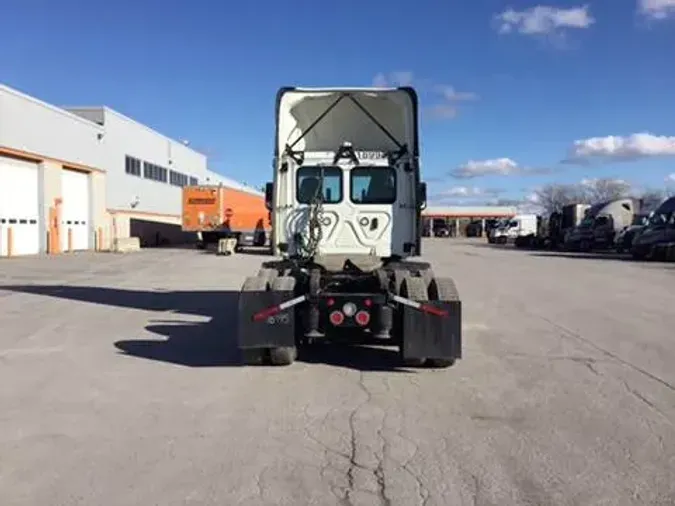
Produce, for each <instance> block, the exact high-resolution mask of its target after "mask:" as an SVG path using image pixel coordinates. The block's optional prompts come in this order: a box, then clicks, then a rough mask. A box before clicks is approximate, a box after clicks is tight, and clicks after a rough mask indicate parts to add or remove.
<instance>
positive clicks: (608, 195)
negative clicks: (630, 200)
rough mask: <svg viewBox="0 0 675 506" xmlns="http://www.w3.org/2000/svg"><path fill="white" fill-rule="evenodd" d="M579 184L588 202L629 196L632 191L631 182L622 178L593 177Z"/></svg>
mask: <svg viewBox="0 0 675 506" xmlns="http://www.w3.org/2000/svg"><path fill="white" fill-rule="evenodd" d="M579 186H580V187H581V193H582V195H583V196H584V199H583V200H584V203H587V204H593V203H595V202H604V201H607V200H615V199H620V198H623V197H627V196H628V195H629V193H630V191H631V187H630V184H629V183H627V182H626V181H622V180H620V179H609V178H605V179H593V180H591V181H585V182H583V183H581V185H579Z"/></svg>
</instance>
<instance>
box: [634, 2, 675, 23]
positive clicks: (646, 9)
mask: <svg viewBox="0 0 675 506" xmlns="http://www.w3.org/2000/svg"><path fill="white" fill-rule="evenodd" d="M638 12H639V13H640V14H642V15H643V16H645V17H647V18H651V19H657V20H661V19H666V18H668V17H669V16H672V15H675V0H638Z"/></svg>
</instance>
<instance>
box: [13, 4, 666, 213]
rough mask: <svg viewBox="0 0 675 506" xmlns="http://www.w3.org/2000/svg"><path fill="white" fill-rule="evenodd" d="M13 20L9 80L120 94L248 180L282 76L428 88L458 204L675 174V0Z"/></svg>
mask: <svg viewBox="0 0 675 506" xmlns="http://www.w3.org/2000/svg"><path fill="white" fill-rule="evenodd" d="M669 5H670V7H669ZM650 6H651V10H644V9H643V7H650ZM500 15H502V16H501V18H500V17H499V16H500ZM2 17H3V21H4V22H3V29H2V30H0V48H2V50H0V82H2V83H4V84H6V85H8V86H11V87H14V88H17V89H19V90H21V91H23V92H25V93H28V94H30V95H33V96H36V97H38V98H40V99H42V100H45V101H47V102H50V103H53V104H57V105H100V104H105V105H108V106H110V107H111V108H113V109H116V110H119V111H120V112H122V113H124V114H126V115H129V116H131V117H133V118H134V119H136V120H138V121H141V122H143V123H145V124H147V125H149V126H151V127H153V128H155V129H157V130H159V131H160V132H162V133H164V134H166V135H169V136H171V137H174V138H177V139H184V138H185V139H189V140H190V141H191V143H192V146H193V147H195V148H196V149H199V150H201V151H203V152H205V153H206V154H207V155H208V156H209V158H210V164H211V167H212V169H214V170H216V171H217V172H221V173H223V174H225V175H227V176H229V177H232V178H235V179H238V180H243V181H246V182H248V183H250V184H256V185H259V184H262V183H264V182H265V181H267V180H269V179H270V178H271V157H272V142H273V141H272V136H273V128H274V115H273V113H274V109H273V107H274V103H273V102H274V96H275V93H276V90H277V89H278V88H279V87H280V86H283V85H302V86H322V85H326V86H339V85H346V86H356V85H370V84H372V83H373V80H374V79H375V80H378V81H381V80H382V79H383V78H385V79H386V80H387V81H389V82H392V81H394V82H396V81H411V82H412V84H413V85H415V86H417V87H418V88H419V92H420V96H421V99H422V107H423V114H422V120H421V125H422V132H421V135H422V149H423V151H422V156H423V159H422V163H423V177H424V178H425V179H427V180H430V181H433V185H432V186H433V192H432V193H434V194H436V195H444V197H443V198H442V199H441V200H443V201H445V202H452V203H465V202H466V203H469V202H470V201H472V199H473V200H475V199H483V200H484V199H485V198H486V197H488V196H500V197H505V198H519V197H521V196H525V195H527V194H529V193H531V191H532V190H533V189H534V188H536V187H538V186H540V185H542V184H545V183H547V182H566V183H576V182H578V181H580V180H581V179H583V178H605V177H611V178H621V179H625V180H628V181H630V182H631V183H633V184H635V185H642V186H650V187H660V188H662V187H664V184H665V181H666V180H667V177H668V175H669V174H673V173H675V156H672V155H675V115H674V113H673V111H675V0H612V1H609V0H601V1H588V2H586V3H579V2H571V1H550V2H548V3H537V2H534V1H524V0H513V1H512V2H511V3H509V4H506V3H504V2H499V1H496V0H482V1H469V0H464V1H462V0H452V1H451V0H445V1H443V0H436V1H427V0H418V1H417V2H413V3H410V2H395V1H391V0H390V1H387V2H385V1H384V0H369V1H367V2H366V1H363V0H361V1H356V0H343V1H342V2H325V3H319V2H309V1H304V2H301V1H293V0H286V1H284V2H272V1H269V0H258V1H249V2H236V3H235V2H225V1H222V2H218V1H215V0H195V1H194V2H187V1H177V0H163V1H159V0H147V1H142V0H136V1H129V0H118V1H116V2H104V1H102V0H91V1H88V2H85V1H82V0H60V1H59V2H54V1H53V0H5V2H3V14H2ZM442 90H445V96H444V95H443V94H442V93H441V92H440V91H442ZM641 133H648V134H651V135H653V136H662V137H655V138H652V137H648V136H638V137H633V138H631V137H630V136H631V135H633V134H641ZM608 136H618V137H619V138H616V139H613V140H612V139H598V140H596V141H594V142H593V143H588V142H586V143H584V142H583V141H584V140H586V139H590V138H605V137H608ZM575 141H580V144H579V153H577V154H578V155H579V157H578V158H577V161H576V162H575V163H568V164H560V163H559V162H560V161H561V160H562V159H564V158H567V157H568V156H569V155H570V154H571V151H570V150H571V149H573V147H574V143H575ZM582 148H584V149H582ZM645 154H646V155H648V156H646V155H645ZM668 154H670V155H671V156H667V155H668ZM588 159H590V160H593V161H594V162H593V163H592V164H591V165H588V164H582V163H580V162H582V161H585V160H588ZM627 160H628V161H627ZM471 161H473V163H471V164H469V162H471ZM485 161H487V163H484V162H485ZM577 162H579V163H577ZM514 163H515V165H514ZM467 164H469V166H468V167H467ZM530 169H532V170H530ZM453 173H454V174H455V175H462V174H463V175H465V176H466V175H475V174H476V173H481V174H484V175H483V176H482V177H468V178H467V177H463V178H456V177H452V176H451V174H453ZM673 178H674V179H673V181H674V182H675V176H673ZM497 190H500V191H499V192H497Z"/></svg>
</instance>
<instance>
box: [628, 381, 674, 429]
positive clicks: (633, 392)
mask: <svg viewBox="0 0 675 506" xmlns="http://www.w3.org/2000/svg"><path fill="white" fill-rule="evenodd" d="M621 383H623V386H624V388H625V389H626V391H627V392H628V393H630V394H631V395H633V397H635V398H636V399H638V400H639V401H641V402H642V403H643V404H646V405H647V406H649V407H650V408H651V409H653V410H654V411H656V412H657V413H658V414H659V415H661V416H662V417H663V418H665V419H666V420H667V421H668V422H670V423H671V424H672V422H671V420H670V418H668V416H667V415H666V414H665V413H664V412H663V411H661V410H660V409H659V408H658V407H657V406H656V404H654V403H653V402H652V401H650V400H649V399H647V398H646V397H645V396H644V395H642V394H641V393H640V392H638V391H637V390H635V389H634V388H631V386H630V385H629V384H628V382H627V381H626V380H621Z"/></svg>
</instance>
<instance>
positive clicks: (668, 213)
mask: <svg viewBox="0 0 675 506" xmlns="http://www.w3.org/2000/svg"><path fill="white" fill-rule="evenodd" d="M669 243H675V197H670V198H668V199H666V200H665V201H663V202H662V203H661V205H660V206H659V207H657V208H656V209H655V210H654V211H653V212H652V213H650V214H649V217H648V218H647V225H646V226H645V227H644V228H642V229H640V230H639V231H638V232H637V233H636V234H635V237H634V238H633V241H632V244H631V247H630V252H631V254H632V256H633V258H635V259H636V260H642V259H645V258H649V257H650V256H652V254H653V253H654V248H655V246H657V245H660V244H669Z"/></svg>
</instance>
